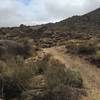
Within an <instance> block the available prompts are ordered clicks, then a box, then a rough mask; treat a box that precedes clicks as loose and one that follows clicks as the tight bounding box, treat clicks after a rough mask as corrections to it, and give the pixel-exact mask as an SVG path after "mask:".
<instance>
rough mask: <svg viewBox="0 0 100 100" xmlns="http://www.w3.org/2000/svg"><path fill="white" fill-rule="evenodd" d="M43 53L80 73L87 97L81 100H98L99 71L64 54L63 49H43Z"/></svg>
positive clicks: (78, 59)
mask: <svg viewBox="0 0 100 100" xmlns="http://www.w3.org/2000/svg"><path fill="white" fill-rule="evenodd" d="M43 51H44V52H45V53H49V54H51V55H53V56H54V57H55V58H57V59H59V60H60V61H62V62H63V63H65V65H66V67H70V68H73V69H77V70H79V71H80V73H81V75H82V77H83V81H84V85H85V87H86V89H87V92H88V96H86V97H83V100H100V69H99V68H97V67H96V66H94V65H92V64H90V63H89V62H86V61H85V60H83V59H82V58H79V57H77V56H74V55H70V54H67V53H65V48H64V47H63V46H62V47H52V48H46V49H43Z"/></svg>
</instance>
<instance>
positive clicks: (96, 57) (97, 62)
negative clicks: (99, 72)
mask: <svg viewBox="0 0 100 100" xmlns="http://www.w3.org/2000/svg"><path fill="white" fill-rule="evenodd" d="M89 59H90V62H91V63H92V64H95V65H96V66H97V67H98V68H100V56H99V55H92V56H91V57H90V58H89Z"/></svg>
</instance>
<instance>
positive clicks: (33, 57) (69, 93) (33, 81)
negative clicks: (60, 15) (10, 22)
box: [0, 9, 100, 100]
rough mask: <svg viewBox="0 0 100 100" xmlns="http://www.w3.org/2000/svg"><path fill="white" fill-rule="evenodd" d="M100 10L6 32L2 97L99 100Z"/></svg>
mask: <svg viewBox="0 0 100 100" xmlns="http://www.w3.org/2000/svg"><path fill="white" fill-rule="evenodd" d="M99 68H100V9H96V10H95V11H92V12H90V13H88V14H85V15H82V16H73V17H70V18H68V19H65V20H63V21H60V22H57V23H49V24H44V25H37V26H25V25H23V24H21V25H20V26H19V27H6V28H4V27H2V28H0V98H1V99H3V100H99V99H100V69H99Z"/></svg>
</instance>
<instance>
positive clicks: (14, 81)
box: [0, 55, 83, 100]
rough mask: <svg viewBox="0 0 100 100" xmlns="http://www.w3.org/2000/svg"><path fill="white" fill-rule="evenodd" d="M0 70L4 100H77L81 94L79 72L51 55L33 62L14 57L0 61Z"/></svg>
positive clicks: (0, 84) (0, 88)
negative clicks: (68, 67)
mask: <svg viewBox="0 0 100 100" xmlns="http://www.w3.org/2000/svg"><path fill="white" fill-rule="evenodd" d="M0 69H1V70H0V90H1V91H0V96H1V97H3V98H4V99H5V100H13V98H16V99H17V100H19V99H21V100H79V98H80V95H81V93H82V91H83V81H82V78H81V75H80V73H79V72H78V71H75V70H71V69H67V68H66V66H65V65H64V64H63V63H61V62H60V61H59V60H57V59H54V58H53V57H52V56H51V55H45V57H43V58H41V59H39V60H37V61H35V62H33V61H32V60H30V61H27V60H24V59H23V58H21V57H19V56H18V57H15V58H13V59H10V60H6V61H0ZM75 98H76V99H75Z"/></svg>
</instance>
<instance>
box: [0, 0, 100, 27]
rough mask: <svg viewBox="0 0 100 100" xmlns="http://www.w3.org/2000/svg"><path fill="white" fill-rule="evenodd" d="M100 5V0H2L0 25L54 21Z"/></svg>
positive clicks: (0, 4)
mask: <svg viewBox="0 0 100 100" xmlns="http://www.w3.org/2000/svg"><path fill="white" fill-rule="evenodd" d="M27 1H29V3H28V2H27ZM98 7H100V0H0V26H16V25H19V24H21V23H23V24H39V23H40V24H41V23H45V22H50V21H53V22H54V21H58V20H61V19H63V18H67V17H69V16H72V15H80V14H84V13H87V12H89V11H91V10H94V9H96V8H98Z"/></svg>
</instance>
